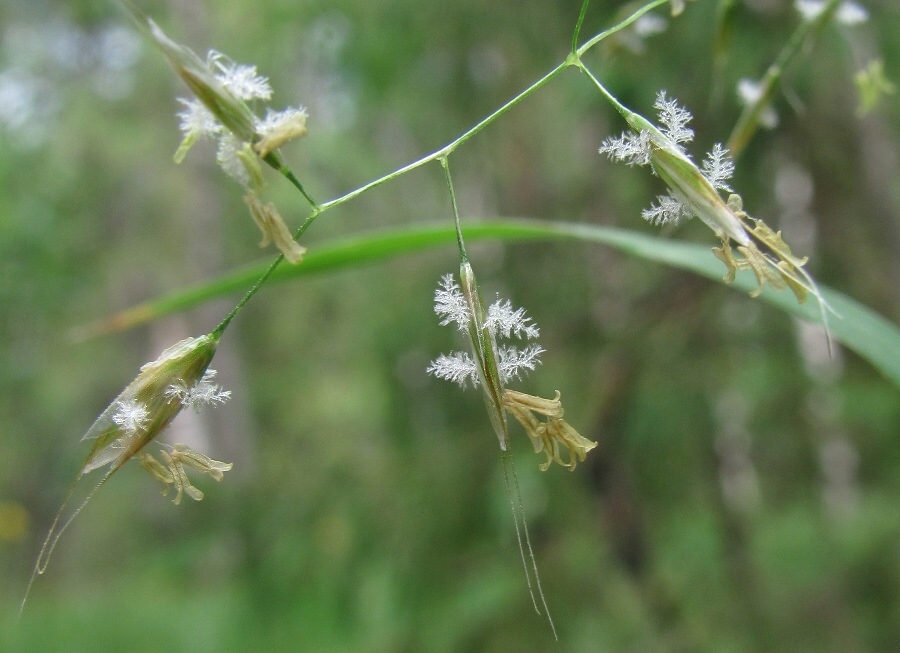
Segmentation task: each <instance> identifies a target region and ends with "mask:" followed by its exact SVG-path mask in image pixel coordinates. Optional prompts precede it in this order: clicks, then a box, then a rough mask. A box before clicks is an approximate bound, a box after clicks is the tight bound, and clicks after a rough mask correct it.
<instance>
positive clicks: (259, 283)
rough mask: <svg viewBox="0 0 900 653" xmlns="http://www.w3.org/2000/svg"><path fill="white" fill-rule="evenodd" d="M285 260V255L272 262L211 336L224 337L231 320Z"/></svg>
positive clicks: (280, 255)
mask: <svg viewBox="0 0 900 653" xmlns="http://www.w3.org/2000/svg"><path fill="white" fill-rule="evenodd" d="M283 260H284V254H279V255H278V258H276V259H275V260H274V261H272V265H270V266H269V267H268V268H267V269H266V271H265V272H264V273H263V275H262V276H261V277H260V278H259V279H257V280H256V283H254V284H253V287H252V288H250V290H248V291H247V294H245V295H244V296H243V297H242V298H241V301H239V302H238V303H237V305H236V306H235V307H234V308H233V309H231V312H230V313H229V314H228V315H226V316H225V319H223V320H222V321H221V322H219V326H217V327H216V328H215V329H213V332H212V334H211V335H213V336H216V337H221V336H222V334H223V333H224V332H225V329H227V328H228V325H229V324H230V323H231V320H233V319H234V316H235V315H237V314H238V311H240V310H241V309H242V308H244V305H245V304H246V303H247V302H249V301H250V299H251V298H252V297H253V295H255V294H256V292H257V291H258V290H259V289H260V288H262V286H263V284H264V283H265V282H266V281H268V280H269V277H271V276H272V273H273V272H275V270H276V269H277V268H278V266H279V265H281V262H282V261H283Z"/></svg>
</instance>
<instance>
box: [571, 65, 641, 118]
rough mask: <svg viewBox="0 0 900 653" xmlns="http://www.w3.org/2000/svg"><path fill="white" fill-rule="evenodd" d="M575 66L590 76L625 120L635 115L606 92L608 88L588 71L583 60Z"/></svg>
mask: <svg viewBox="0 0 900 653" xmlns="http://www.w3.org/2000/svg"><path fill="white" fill-rule="evenodd" d="M574 65H575V66H577V67H578V69H579V70H580V71H581V72H583V73H584V74H585V75H587V76H588V79H590V80H591V81H592V82H593V83H594V85H595V86H596V87H597V88H598V89H599V90H600V92H601V93H602V94H603V95H604V97H605V98H606V99H607V100H609V103H610V104H612V105H613V106H614V107H615V108H616V111H618V112H619V113H620V114H622V117H623V118H625V119H626V120H627V119H628V116H631V115H634V111H632V110H631V109H629V108H628V107H626V106H625V105H624V104H622V103H621V102H619V100H618V99H617V98H616V96H614V95H613V94H612V93H610V92H609V91H608V90H606V87H605V86H604V85H603V84H601V83H600V80H599V79H597V78H596V77H594V74H593V73H592V72H591V71H590V70H588V69H587V66H585V65H584V64H583V63H582V62H581V59H579V60H578V61H576V62H575V64H574Z"/></svg>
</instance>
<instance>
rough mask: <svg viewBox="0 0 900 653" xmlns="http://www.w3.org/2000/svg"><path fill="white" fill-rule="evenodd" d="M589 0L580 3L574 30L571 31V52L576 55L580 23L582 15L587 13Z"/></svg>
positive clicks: (582, 19) (582, 21)
mask: <svg viewBox="0 0 900 653" xmlns="http://www.w3.org/2000/svg"><path fill="white" fill-rule="evenodd" d="M590 3H591V0H584V2H583V3H582V4H581V12H580V13H579V14H578V22H576V23H575V31H574V32H573V33H572V54H574V55H575V56H576V57H577V56H578V36H579V35H580V34H581V25H582V23H584V16H585V14H587V8H588V5H589V4H590Z"/></svg>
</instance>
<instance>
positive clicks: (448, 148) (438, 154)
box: [320, 61, 569, 212]
mask: <svg viewBox="0 0 900 653" xmlns="http://www.w3.org/2000/svg"><path fill="white" fill-rule="evenodd" d="M568 65H569V63H568V61H565V62H563V63H561V64H559V65H558V66H556V67H555V68H554V69H553V70H551V71H550V72H549V73H547V74H546V75H544V76H543V77H541V78H540V79H539V80H537V81H536V82H534V83H533V84H532V85H531V86H529V87H528V88H526V89H525V90H524V91H522V92H521V93H519V94H518V95H516V96H515V97H514V98H512V99H511V100H509V101H508V102H507V103H506V104H504V105H503V106H501V107H500V108H499V109H497V110H496V111H494V112H493V113H491V114H490V115H489V116H487V117H486V118H483V119H482V120H481V121H480V122H479V123H478V124H476V125H475V126H474V127H472V128H471V129H468V130H466V131H465V132H464V133H463V134H462V135H460V136H459V137H457V138H456V139H454V140H453V141H451V142H449V143H447V144H446V145H445V146H444V147H442V148H441V149H439V150H436V151H434V152H432V153H431V154H428V155H426V156H423V157H422V158H421V159H417V160H416V161H413V162H412V163H408V164H406V165H405V166H403V167H402V168H398V169H397V170H395V171H394V172H391V173H388V174H386V175H384V176H383V177H379V178H378V179H375V180H373V181H370V182H369V183H367V184H365V185H363V186H360V187H359V188H357V189H356V190H352V191H350V192H349V193H347V194H346V195H342V196H341V197H338V198H336V199H333V200H330V201H328V202H325V203H324V204H322V206H321V207H320V208H321V212H324V211H327V210H328V209H330V208H333V207H335V206H338V205H339V204H343V203H344V202H347V201H349V200H352V199H353V198H355V197H357V196H359V195H362V194H363V193H365V192H366V191H367V190H370V189H372V188H375V187H376V186H380V185H382V184H384V183H386V182H388V181H391V180H392V179H395V178H397V177H399V176H400V175H403V174H406V173H407V172H409V171H411V170H415V169H416V168H419V167H421V166H423V165H425V164H426V163H431V162H432V161H437V160H439V159H441V158H444V157H446V156H447V155H449V154H451V153H452V152H453V150H455V149H456V148H457V147H459V146H460V145H462V144H463V143H465V142H466V141H467V140H469V139H470V138H472V137H473V136H475V135H476V134H478V133H479V132H480V131H481V130H482V129H484V128H485V127H487V126H488V125H489V124H491V123H492V122H494V120H496V119H497V118H499V117H500V116H501V115H503V114H504V113H506V112H507V111H509V110H510V109H511V108H513V107H514V106H515V105H517V104H518V103H519V102H521V101H522V100H524V99H525V98H526V97H528V96H529V95H531V94H532V93H534V92H535V91H536V90H538V89H539V88H540V87H542V86H543V85H544V84H546V83H547V82H549V81H550V80H551V79H553V78H554V77H556V76H557V75H558V74H559V73H561V72H562V71H563V70H565V68H566V67H567V66H568Z"/></svg>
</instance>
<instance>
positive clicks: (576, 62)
mask: <svg viewBox="0 0 900 653" xmlns="http://www.w3.org/2000/svg"><path fill="white" fill-rule="evenodd" d="M666 2H669V0H653V1H652V2H650V3H648V4H646V5H644V6H643V7H642V8H641V9H638V10H637V11H635V12H634V13H633V14H631V15H630V16H629V17H628V18H626V19H625V20H623V21H622V22H620V23H618V24H617V25H615V26H613V27H611V28H609V29H607V30H605V31H603V32H601V33H599V34H597V35H596V36H594V37H593V38H591V39H590V40H589V41H587V42H586V43H585V44H584V45H582V46H581V47H580V48H578V49H577V50H576V49H575V44H576V42H577V39H578V34H579V32H580V29H581V25H582V23H583V22H584V16H585V14H586V12H587V6H588V0H585V2H584V3H583V5H582V7H581V13H580V15H579V17H578V22H577V24H576V27H575V34H574V38H573V51H572V52H571V53H569V55H568V56H567V57H566V59H565V60H564V61H563V62H562V63H560V64H558V65H557V66H556V67H554V68H553V69H552V70H551V71H550V72H548V73H546V74H545V75H544V76H543V77H541V78H540V79H538V80H537V81H535V82H534V83H533V84H531V85H530V86H528V88H526V89H524V90H523V91H521V92H520V93H519V94H518V95H516V96H515V97H513V98H512V99H511V100H509V101H508V102H506V103H505V104H504V105H503V106H501V107H500V108H498V109H497V110H496V111H494V112H493V113H491V114H490V115H488V116H486V117H485V118H483V119H482V120H480V121H479V122H478V123H477V124H476V125H474V126H473V127H471V128H470V129H468V130H466V131H465V132H463V133H462V134H461V135H460V136H458V137H457V138H456V139H454V140H453V141H451V142H449V143H447V144H446V145H445V146H444V147H442V148H440V149H439V150H436V151H434V152H432V153H431V154H428V155H426V156H423V157H422V158H420V159H417V160H415V161H413V162H412V163H408V164H406V165H405V166H403V167H402V168H398V169H397V170H394V171H393V172H390V173H388V174H386V175H384V176H382V177H379V178H378V179H374V180H373V181H370V182H369V183H367V184H364V185H363V186H360V187H359V188H357V189H355V190H352V191H350V192H349V193H346V194H344V195H342V196H340V197H337V198H335V199H333V200H330V201H328V202H325V203H324V204H319V203H318V202H316V201H315V200H314V199H313V197H312V196H311V195H310V194H309V193H308V192H307V191H306V189H305V188H304V187H303V184H302V183H300V180H299V179H297V177H296V176H295V175H294V173H293V172H292V171H291V170H290V168H288V167H287V166H285V165H284V163H283V162H282V161H281V159H280V157H279V156H277V154H275V153H272V154H270V155H268V156H267V157H266V158H265V161H266V163H268V164H269V165H270V166H272V167H273V168H274V169H276V170H278V171H279V172H280V173H281V174H282V175H284V176H285V177H286V178H287V179H288V181H290V182H291V184H292V185H293V186H294V187H295V188H296V189H297V190H298V191H300V193H301V194H302V195H303V197H304V198H305V199H306V201H307V202H309V205H310V206H311V207H312V212H311V213H310V215H309V217H307V218H306V221H305V222H304V223H303V225H301V227H300V228H299V229H298V230H297V232H296V234H294V240H297V239H298V238H300V236H301V235H302V234H303V233H304V232H305V231H306V230H307V229H308V228H309V226H310V225H311V224H312V222H313V221H314V220H315V219H316V218H317V217H318V216H319V215H321V214H322V213H324V212H325V211H327V210H328V209H331V208H334V207H335V206H339V205H340V204H343V203H344V202H349V201H350V200H352V199H354V198H356V197H358V196H359V195H362V194H363V193H365V192H366V191H368V190H371V189H372V188H375V187H376V186H380V185H382V184H384V183H387V182H389V181H391V180H393V179H396V178H397V177H399V176H401V175H404V174H406V173H407V172H410V171H412V170H415V169H416V168H419V167H421V166H424V165H425V164H426V163H430V162H432V161H440V162H441V165H442V166H443V168H444V171H445V174H446V175H447V183H448V187H449V189H450V197H451V199H452V201H453V211H454V215H455V219H456V233H457V242H458V243H459V247H460V254H461V256H463V257H464V258H465V257H466V251H465V244H464V243H463V241H462V230H461V228H460V224H459V212H458V210H457V206H456V196H455V194H454V192H453V184H452V182H451V180H450V172H449V169H448V167H447V157H448V156H449V155H450V154H451V153H452V152H453V151H454V150H455V149H456V148H457V147H459V146H460V145H462V144H463V143H465V142H466V141H468V140H469V139H470V138H472V137H473V136H475V135H476V134H478V133H479V132H481V131H482V130H483V129H484V128H485V127H487V126H488V125H490V124H491V123H492V122H494V121H495V120H496V119H497V118H499V117H500V116H502V115H503V114H505V113H506V112H507V111H509V110H510V109H512V108H513V107H514V106H516V105H517V104H518V103H519V102H521V101H522V100H524V99H525V98H526V97H528V96H529V95H531V94H532V93H534V92H535V91H537V90H538V89H540V88H541V87H542V86H544V85H545V84H547V83H548V82H549V81H550V80H552V79H553V78H554V77H556V76H557V75H559V74H560V73H561V72H562V71H563V70H565V69H566V68H568V67H569V66H576V67H578V68H580V69H581V70H582V71H584V72H586V73H587V74H588V76H589V77H591V79H592V80H593V81H594V83H595V84H596V85H597V87H598V88H599V89H600V90H601V91H602V92H603V93H604V95H606V97H607V98H608V99H609V100H610V102H612V103H613V104H614V105H615V106H616V108H617V109H618V110H619V111H620V112H623V115H627V114H630V113H631V111H629V110H628V109H627V108H626V107H625V106H623V105H622V104H620V103H619V102H618V100H616V99H615V97H613V96H612V94H610V93H609V92H608V91H607V90H606V89H605V88H604V87H603V85H602V84H600V82H599V81H598V80H597V79H596V78H595V77H594V76H593V75H591V74H590V72H588V71H587V69H586V68H585V67H584V65H583V64H582V63H581V59H580V57H581V56H582V55H583V54H584V53H585V52H587V51H588V50H590V49H591V48H592V47H594V46H595V45H596V44H597V43H599V42H600V41H602V40H603V39H605V38H606V37H608V36H610V35H612V34H615V33H616V32H619V31H620V30H622V29H624V28H626V27H628V26H629V25H631V24H632V23H633V22H634V21H636V20H637V19H638V18H640V17H641V16H643V15H644V14H645V13H647V12H648V11H650V10H652V9H654V8H656V7H658V6H660V5H662V4H665V3H666ZM624 112H627V114H626V113H624ZM283 260H284V256H283V255H279V256H278V258H276V259H275V260H274V261H273V262H272V265H270V266H269V267H268V268H267V269H266V271H265V273H263V275H262V276H261V277H260V278H259V279H258V280H257V282H256V283H255V284H253V287H252V288H250V290H248V291H247V294H245V295H244V297H242V298H241V301H239V302H238V303H237V305H236V306H235V307H234V308H233V309H232V311H231V312H230V313H229V314H228V315H226V316H225V319H223V320H222V321H221V322H220V323H219V325H218V326H217V327H216V328H215V330H214V331H213V334H215V335H217V336H221V335H222V333H223V332H224V331H225V329H226V328H228V325H229V324H230V323H231V320H232V319H234V316H235V315H237V314H238V312H239V311H240V310H241V309H242V308H244V306H245V305H246V304H247V302H249V301H250V299H251V298H252V297H253V295H255V294H256V293H257V291H258V290H259V289H260V288H261V287H262V286H263V284H265V283H266V281H268V279H269V277H271V276H272V273H274V272H275V270H276V269H277V268H278V266H279V265H281V262H282V261H283Z"/></svg>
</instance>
